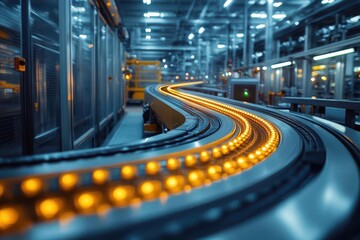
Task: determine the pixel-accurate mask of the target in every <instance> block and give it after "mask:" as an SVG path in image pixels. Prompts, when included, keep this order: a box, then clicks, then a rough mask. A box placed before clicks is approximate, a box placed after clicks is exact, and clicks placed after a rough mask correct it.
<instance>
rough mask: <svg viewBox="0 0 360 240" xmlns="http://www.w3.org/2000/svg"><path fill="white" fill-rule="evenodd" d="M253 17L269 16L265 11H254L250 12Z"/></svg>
mask: <svg viewBox="0 0 360 240" xmlns="http://www.w3.org/2000/svg"><path fill="white" fill-rule="evenodd" d="M250 17H252V18H267V14H266V13H265V12H254V13H251V14H250Z"/></svg>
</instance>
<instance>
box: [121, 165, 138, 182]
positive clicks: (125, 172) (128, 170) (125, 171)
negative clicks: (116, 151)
mask: <svg viewBox="0 0 360 240" xmlns="http://www.w3.org/2000/svg"><path fill="white" fill-rule="evenodd" d="M136 174H137V168H136V167H135V166H130V165H128V166H124V167H123V168H122V169H121V176H122V178H124V179H126V180H130V179H133V178H135V177H136Z"/></svg>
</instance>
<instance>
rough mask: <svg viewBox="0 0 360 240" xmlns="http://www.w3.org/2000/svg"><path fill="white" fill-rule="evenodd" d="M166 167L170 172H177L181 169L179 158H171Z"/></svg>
mask: <svg viewBox="0 0 360 240" xmlns="http://www.w3.org/2000/svg"><path fill="white" fill-rule="evenodd" d="M166 167H167V169H168V170H170V171H174V170H177V169H179V167H180V160H179V159H177V158H169V159H168V160H167V163H166Z"/></svg>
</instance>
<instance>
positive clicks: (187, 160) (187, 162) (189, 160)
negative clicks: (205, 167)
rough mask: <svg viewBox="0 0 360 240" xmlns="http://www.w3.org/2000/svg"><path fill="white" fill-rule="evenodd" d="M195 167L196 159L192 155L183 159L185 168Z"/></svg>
mask: <svg viewBox="0 0 360 240" xmlns="http://www.w3.org/2000/svg"><path fill="white" fill-rule="evenodd" d="M195 165H196V158H195V157H194V156H193V155H187V156H186V157H185V166H187V167H194V166H195Z"/></svg>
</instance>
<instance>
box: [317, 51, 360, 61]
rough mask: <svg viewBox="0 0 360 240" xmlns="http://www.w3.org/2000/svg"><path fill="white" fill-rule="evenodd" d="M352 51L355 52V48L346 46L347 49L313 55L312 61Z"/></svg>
mask: <svg viewBox="0 0 360 240" xmlns="http://www.w3.org/2000/svg"><path fill="white" fill-rule="evenodd" d="M353 52H355V49H354V48H348V49H345V50H341V51H337V52H332V53H327V54H323V55H319V56H315V57H314V58H313V60H314V61H317V60H322V59H326V58H331V57H336V56H340V55H344V54H348V53H353Z"/></svg>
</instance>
